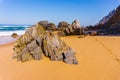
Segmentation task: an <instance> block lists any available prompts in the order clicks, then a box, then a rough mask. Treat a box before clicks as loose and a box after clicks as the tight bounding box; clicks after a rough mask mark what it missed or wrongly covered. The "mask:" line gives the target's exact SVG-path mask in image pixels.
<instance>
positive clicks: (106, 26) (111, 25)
mask: <svg viewBox="0 0 120 80" xmlns="http://www.w3.org/2000/svg"><path fill="white" fill-rule="evenodd" d="M109 15H110V16H109V17H108V18H106V20H105V21H104V20H103V22H101V23H100V24H98V25H96V26H95V27H94V28H95V29H97V30H99V29H102V30H104V31H105V32H106V33H107V34H120V6H118V7H117V8H116V10H114V11H113V12H111V13H110V14H109Z"/></svg>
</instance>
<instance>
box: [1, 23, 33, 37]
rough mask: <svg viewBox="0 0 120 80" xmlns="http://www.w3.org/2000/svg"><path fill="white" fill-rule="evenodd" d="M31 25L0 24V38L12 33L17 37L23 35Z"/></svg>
mask: <svg viewBox="0 0 120 80" xmlns="http://www.w3.org/2000/svg"><path fill="white" fill-rule="evenodd" d="M29 26H31V25H11V24H10V25H9V24H0V36H8V35H12V34H13V33H17V34H19V35H21V34H24V33H25V30H26V29H27V28H28V27H29Z"/></svg>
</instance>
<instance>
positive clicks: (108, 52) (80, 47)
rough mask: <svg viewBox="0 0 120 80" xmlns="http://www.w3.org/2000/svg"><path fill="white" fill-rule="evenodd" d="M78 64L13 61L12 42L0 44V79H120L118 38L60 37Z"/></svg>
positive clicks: (119, 42) (119, 46) (119, 39)
mask: <svg viewBox="0 0 120 80" xmlns="http://www.w3.org/2000/svg"><path fill="white" fill-rule="evenodd" d="M61 39H62V40H64V41H65V42H66V43H67V44H68V45H69V46H71V47H72V48H73V49H74V51H75V52H76V57H77V59H78V61H79V64H78V65H69V64H65V63H63V62H61V61H60V62H58V61H50V60H49V59H47V58H44V59H42V60H40V61H28V62H25V63H21V62H16V60H13V59H12V53H14V52H13V51H12V48H13V46H14V43H11V44H8V45H4V46H0V80H120V37H110V36H109V37H107V36H105V37H103V36H101V37H89V36H88V37H86V38H78V37H77V36H69V37H62V38H61Z"/></svg>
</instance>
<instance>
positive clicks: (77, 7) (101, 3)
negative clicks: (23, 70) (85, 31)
mask: <svg viewBox="0 0 120 80" xmlns="http://www.w3.org/2000/svg"><path fill="white" fill-rule="evenodd" d="M119 4H120V0H0V23H1V24H35V23H36V22H38V21H40V20H48V21H50V22H55V23H56V24H57V23H58V22H60V21H67V22H69V23H71V22H72V21H73V20H74V19H78V20H79V21H80V23H81V24H82V25H93V24H96V23H97V22H98V21H99V20H100V19H101V18H102V17H103V16H106V15H107V14H108V13H109V12H110V11H111V10H113V9H114V8H116V7H117V6H118V5H119Z"/></svg>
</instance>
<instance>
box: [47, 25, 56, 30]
mask: <svg viewBox="0 0 120 80" xmlns="http://www.w3.org/2000/svg"><path fill="white" fill-rule="evenodd" d="M55 29H56V25H55V24H54V23H49V24H48V25H47V30H55Z"/></svg>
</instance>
